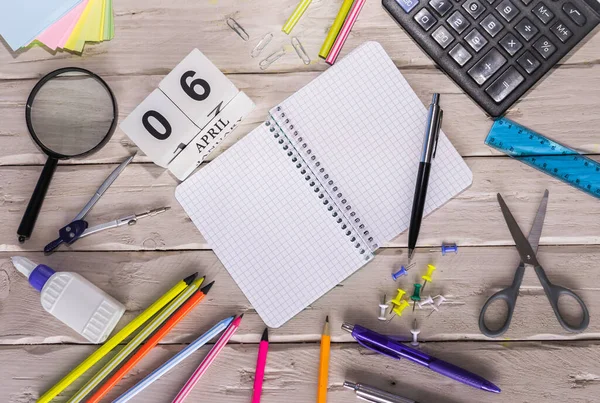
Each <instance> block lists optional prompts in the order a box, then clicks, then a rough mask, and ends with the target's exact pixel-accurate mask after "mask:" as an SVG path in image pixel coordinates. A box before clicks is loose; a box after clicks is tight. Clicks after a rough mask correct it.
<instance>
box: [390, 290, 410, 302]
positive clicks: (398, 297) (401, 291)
mask: <svg viewBox="0 0 600 403" xmlns="http://www.w3.org/2000/svg"><path fill="white" fill-rule="evenodd" d="M404 294H406V291H404V290H402V289H400V288H398V295H396V298H394V299H393V300H391V301H390V302H391V303H392V304H394V305H396V306H398V305H400V304H401V303H402V297H403V296H404Z"/></svg>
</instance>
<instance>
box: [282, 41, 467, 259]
mask: <svg viewBox="0 0 600 403" xmlns="http://www.w3.org/2000/svg"><path fill="white" fill-rule="evenodd" d="M441 103H442V108H443V104H444V97H443V96H442V97H441ZM282 114H283V116H281V115H282ZM271 115H272V116H273V117H274V119H276V121H277V123H278V124H279V125H280V126H281V127H282V128H283V130H284V131H285V132H286V134H287V136H288V137H289V138H290V139H291V141H292V142H293V143H294V144H295V146H296V147H297V148H298V149H300V150H310V153H311V157H313V156H314V157H316V158H315V159H314V160H313V162H312V163H313V169H314V170H316V171H317V170H318V171H321V170H322V175H328V177H327V178H325V177H324V176H322V177H321V180H322V181H323V182H324V183H329V181H332V182H333V184H332V185H331V186H330V193H331V194H332V196H334V198H335V200H336V202H337V203H338V204H339V205H340V207H342V208H345V207H346V206H348V205H349V206H350V207H351V211H353V212H355V213H356V215H355V217H352V218H351V221H352V222H353V224H354V225H355V226H356V225H361V224H362V225H364V228H363V229H359V228H357V230H359V231H362V233H363V234H364V232H368V234H367V235H366V236H364V238H366V239H368V238H372V241H371V243H370V246H371V248H372V249H376V248H377V247H378V246H380V245H381V243H383V242H387V241H390V240H391V239H393V238H394V237H396V236H398V235H399V234H400V233H401V232H403V231H405V230H406V229H408V226H409V221H410V213H411V210H412V199H413V194H414V189H415V182H416V177H417V170H418V167H419V159H420V155H421V148H422V145H423V137H424V132H425V121H426V117H427V109H426V108H425V106H424V105H423V103H422V102H421V101H420V100H419V98H418V97H417V95H416V94H415V92H414V91H413V90H412V88H411V87H410V85H409V84H408V83H407V82H406V80H405V79H404V77H403V76H402V74H400V72H399V71H398V69H397V68H396V66H395V65H394V63H393V62H392V60H391V59H390V58H389V56H388V55H387V54H386V53H385V51H384V50H383V48H382V47H381V45H380V44H379V43H377V42H367V43H365V44H363V45H361V46H360V47H358V48H357V49H355V50H354V51H352V52H351V53H350V54H348V56H346V57H345V58H344V59H342V60H340V61H339V62H338V63H336V65H335V66H334V67H332V68H330V69H329V70H327V71H326V72H325V73H323V74H321V75H320V76H319V77H318V78H316V79H315V80H313V81H312V82H310V83H309V84H308V85H306V86H305V87H304V88H302V89H301V90H300V91H298V92H296V93H295V94H294V95H292V96H290V97H289V98H288V99H286V100H285V101H283V102H282V103H281V104H280V105H279V107H276V108H274V109H272V110H271ZM286 122H287V123H286ZM316 163H318V164H319V166H314V164H316ZM471 182H472V174H471V171H470V170H469V168H468V166H467V165H466V164H465V162H464V161H463V159H462V158H461V156H460V155H459V154H458V152H457V151H456V150H455V149H454V147H453V146H452V144H451V143H450V141H448V139H447V138H446V136H445V135H444V134H443V133H441V134H440V139H439V145H438V149H437V155H436V158H435V160H434V162H433V163H432V167H431V177H430V181H429V187H428V192H427V201H426V206H425V211H424V214H425V215H427V214H429V213H431V212H432V211H434V210H435V209H437V208H439V207H440V206H442V205H443V204H444V203H446V202H447V201H448V200H450V199H451V198H452V197H454V196H456V195H457V194H458V193H460V192H461V191H463V190H464V189H466V188H467V187H468V186H469V185H470V184H471ZM343 201H345V203H344V204H343V205H342V202H343ZM356 218H358V219H359V220H360V221H359V222H358V223H356V222H355V219H356Z"/></svg>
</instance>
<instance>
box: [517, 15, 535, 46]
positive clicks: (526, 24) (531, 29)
mask: <svg viewBox="0 0 600 403" xmlns="http://www.w3.org/2000/svg"><path fill="white" fill-rule="evenodd" d="M515 29H516V30H517V32H518V33H519V34H520V35H521V36H522V37H523V39H525V40H526V41H527V42H529V41H530V40H531V38H533V37H534V36H535V34H537V33H538V32H539V29H537V28H536V26H535V25H533V23H532V22H531V21H529V20H528V19H527V18H523V19H522V20H521V22H519V23H518V24H517V25H515Z"/></svg>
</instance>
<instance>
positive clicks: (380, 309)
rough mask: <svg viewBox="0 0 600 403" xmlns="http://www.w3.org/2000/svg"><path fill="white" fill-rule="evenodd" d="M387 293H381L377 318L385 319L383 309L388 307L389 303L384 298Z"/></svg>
mask: <svg viewBox="0 0 600 403" xmlns="http://www.w3.org/2000/svg"><path fill="white" fill-rule="evenodd" d="M386 297H387V295H385V294H384V295H383V300H382V301H381V304H379V317H378V318H377V319H379V320H386V319H387V318H386V317H385V311H386V310H387V309H388V308H389V305H388V304H387V302H386V299H387V298H386Z"/></svg>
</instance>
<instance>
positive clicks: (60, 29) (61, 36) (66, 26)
mask: <svg viewBox="0 0 600 403" xmlns="http://www.w3.org/2000/svg"><path fill="white" fill-rule="evenodd" d="M88 2H89V0H83V1H82V2H81V3H79V4H78V5H77V6H76V7H75V8H73V9H72V10H71V11H69V12H68V13H67V14H65V15H64V16H63V17H62V18H61V19H60V20H58V21H56V22H55V23H54V24H52V25H50V26H49V27H48V28H46V29H45V30H44V31H43V32H42V33H41V34H40V35H38V37H37V38H36V39H37V40H38V41H40V42H42V43H43V44H44V45H46V46H47V47H49V48H50V49H52V50H56V48H59V47H62V46H64V44H65V42H66V41H67V39H68V38H69V36H70V35H71V32H73V29H74V28H75V25H76V24H77V21H79V18H80V17H81V14H82V13H83V10H85V7H86V6H87V4H88Z"/></svg>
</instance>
